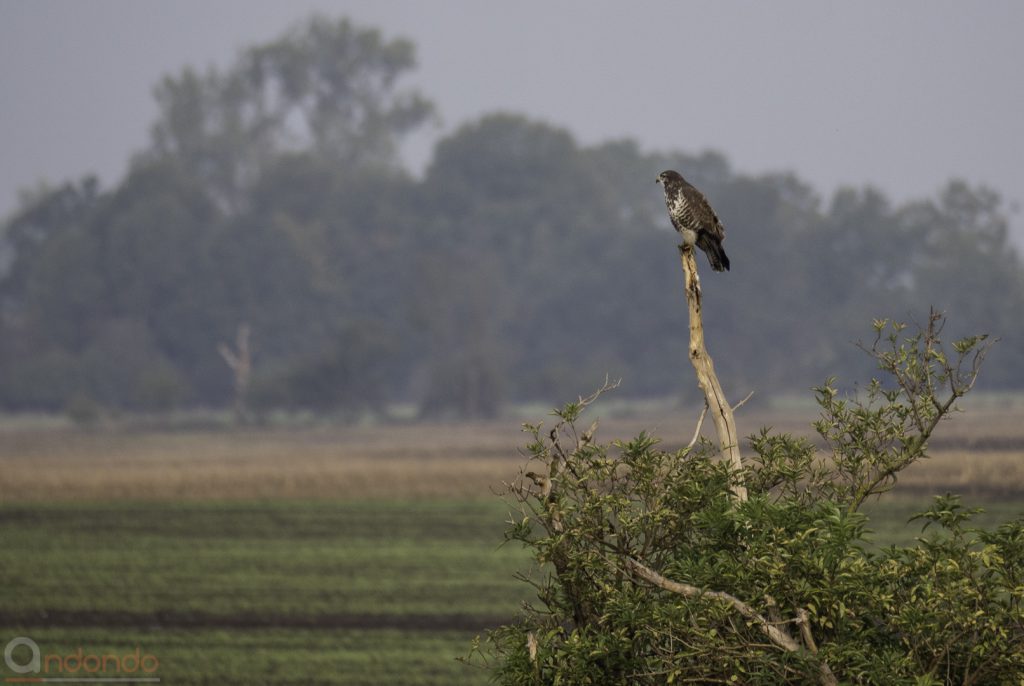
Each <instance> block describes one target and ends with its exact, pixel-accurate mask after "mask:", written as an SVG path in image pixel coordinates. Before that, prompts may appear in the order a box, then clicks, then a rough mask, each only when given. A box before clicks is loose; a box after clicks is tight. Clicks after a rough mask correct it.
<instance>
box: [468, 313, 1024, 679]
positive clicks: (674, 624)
mask: <svg viewBox="0 0 1024 686" xmlns="http://www.w3.org/2000/svg"><path fill="white" fill-rule="evenodd" d="M942 323H943V320H942V318H941V317H939V316H938V315H934V314H933V315H932V317H931V318H930V320H929V323H928V325H927V327H925V328H924V329H923V330H919V331H917V332H916V333H910V332H907V331H906V328H905V327H904V326H903V325H901V324H893V323H890V322H886V321H880V322H876V325H875V329H876V333H877V337H876V340H875V342H874V344H873V345H871V346H867V347H866V349H867V350H868V352H869V353H870V354H871V355H873V356H874V357H875V359H876V360H877V361H878V364H879V367H880V368H881V370H882V371H883V372H884V374H883V375H882V376H881V378H880V379H876V380H873V381H872V382H871V383H870V385H869V386H868V387H867V388H866V391H865V392H864V393H862V394H861V395H859V396H858V395H845V394H842V393H840V392H839V391H838V390H837V389H836V387H835V385H834V382H833V381H831V380H830V381H829V382H828V383H826V384H825V385H824V386H822V387H821V388H819V389H816V398H817V402H818V404H819V405H820V408H821V417H820V419H819V421H818V422H817V423H816V425H815V426H816V429H817V431H818V434H819V436H820V439H821V440H820V443H819V444H818V445H815V444H813V443H811V442H810V441H808V440H806V439H803V438H796V437H793V436H790V435H785V434H774V433H772V432H770V431H768V430H763V431H761V432H760V433H759V434H757V435H755V436H752V437H751V438H750V448H751V451H752V454H748V455H747V456H746V458H745V466H744V469H743V470H742V472H741V473H740V474H739V475H736V474H732V473H730V469H729V467H728V465H727V464H726V463H724V462H723V461H722V460H720V459H719V457H718V454H717V453H718V448H717V446H713V445H711V444H710V443H708V442H706V441H696V440H695V441H694V443H693V445H691V446H687V447H685V448H682V449H679V450H666V449H664V448H662V447H661V446H660V445H659V442H658V440H657V439H655V438H654V437H652V436H649V435H647V434H641V435H640V436H638V437H636V438H634V439H632V440H630V441H627V442H612V443H607V444H606V443H600V442H597V441H596V440H595V437H594V432H595V431H596V428H597V424H596V422H595V423H594V424H592V425H590V427H589V428H587V429H586V430H583V429H582V428H581V427H582V425H580V426H578V423H579V422H580V415H581V413H582V412H583V410H584V409H585V408H586V407H587V406H588V405H590V404H591V403H592V402H593V401H594V400H596V398H597V397H598V395H600V392H598V393H597V394H595V395H594V396H591V397H590V398H586V399H581V400H580V401H578V402H575V403H570V404H568V405H566V406H565V407H563V408H562V409H560V410H557V411H556V412H555V416H556V418H557V421H556V423H555V424H554V426H553V427H551V428H550V429H547V428H543V427H542V426H541V425H539V424H538V425H529V426H527V427H526V428H527V431H528V432H529V434H530V436H531V438H532V440H531V442H530V444H529V445H528V447H527V453H528V455H529V458H530V460H529V463H528V464H527V465H525V466H524V467H523V469H522V472H521V475H520V477H519V478H518V479H517V480H516V481H515V482H513V483H512V484H511V485H510V487H509V490H508V496H509V499H510V500H511V502H512V503H513V504H514V506H515V509H514V512H515V514H514V515H513V516H512V517H511V519H510V522H509V528H508V531H507V538H508V540H510V541H518V542H520V543H522V544H523V545H525V546H526V547H528V548H529V549H530V550H531V551H532V552H533V555H534V558H535V560H536V563H537V568H536V569H535V570H534V572H533V573H532V574H524V575H523V579H524V581H527V582H529V583H532V584H534V585H535V586H536V590H537V602H536V603H535V604H533V605H530V606H527V607H525V608H524V609H523V611H522V613H521V615H520V616H519V617H518V619H517V621H516V622H515V623H513V624H510V625H507V626H503V627H500V628H498V629H496V630H494V631H492V632H490V633H489V634H487V636H485V637H484V638H482V639H478V641H477V643H476V644H475V645H474V649H473V653H472V654H471V656H470V658H469V661H470V662H475V663H478V664H482V665H484V666H485V667H487V668H488V669H490V670H491V671H492V674H493V676H494V677H495V680H496V681H497V682H498V683H501V684H508V685H513V684H515V685H520V684H522V685H526V684H666V683H743V684H804V683H825V684H828V683H851V684H933V683H958V684H960V683H962V684H1019V683H1022V680H1024V613H1022V600H1024V516H1022V517H1021V518H1019V519H1017V520H1016V521H1013V522H1011V523H1008V524H1005V525H1004V526H1001V527H1000V528H998V529H996V530H994V531H982V530H977V529H974V528H971V526H970V520H971V516H972V515H973V514H974V513H976V512H977V511H978V510H976V509H970V508H966V507H965V506H963V505H962V504H961V503H960V500H959V498H958V497H957V496H953V495H943V496H938V497H936V498H935V500H934V504H933V505H932V507H931V508H930V509H928V510H927V511H925V512H922V513H920V514H919V515H917V519H918V520H919V521H921V522H922V523H923V528H924V532H923V533H922V536H921V537H920V538H918V540H917V542H916V543H915V544H914V545H912V546H909V547H902V548H901V547H890V548H888V549H884V550H880V551H879V550H877V549H876V548H874V547H873V546H872V545H871V544H870V543H869V541H868V535H869V533H870V532H869V529H868V527H869V521H868V518H867V516H866V515H865V514H864V513H863V512H861V506H862V505H863V504H864V503H865V502H867V501H868V500H869V499H871V498H873V497H875V496H877V495H879V494H881V493H884V492H886V491H888V490H890V489H892V488H893V487H894V486H895V485H896V482H897V479H898V475H899V473H900V472H901V471H902V470H903V469H905V468H906V467H907V466H909V465H910V464H913V463H914V462H916V461H918V460H920V459H923V458H925V457H926V456H927V439H928V437H929V436H930V435H931V433H932V431H933V430H934V429H935V428H936V426H937V424H938V423H939V421H940V420H941V419H942V418H943V417H946V416H947V415H948V414H949V413H950V412H952V411H953V410H954V409H955V402H956V400H957V399H958V398H960V397H962V396H963V395H964V394H966V393H967V392H968V391H969V390H970V389H971V387H972V386H973V384H974V381H975V378H976V377H977V374H978V370H979V366H980V363H981V361H982V359H983V358H984V355H985V352H986V351H987V349H988V346H989V342H988V341H986V340H985V337H983V336H979V337H973V338H968V339H963V340H960V341H957V342H955V343H953V345H952V346H951V349H947V347H946V346H944V345H943V344H942V342H941V341H940V340H939V333H940V331H941V328H942ZM602 390H604V389H602ZM737 476H738V477H739V479H740V480H741V481H742V482H743V483H744V484H745V485H746V487H747V489H748V491H749V498H748V499H746V500H742V499H740V498H738V497H736V496H735V495H734V494H733V493H731V492H730V484H733V483H736V481H734V479H736V478H737Z"/></svg>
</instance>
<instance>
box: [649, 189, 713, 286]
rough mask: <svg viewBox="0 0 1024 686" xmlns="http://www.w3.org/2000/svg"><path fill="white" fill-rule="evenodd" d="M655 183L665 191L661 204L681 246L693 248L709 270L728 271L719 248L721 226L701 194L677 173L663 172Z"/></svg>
mask: <svg viewBox="0 0 1024 686" xmlns="http://www.w3.org/2000/svg"><path fill="white" fill-rule="evenodd" d="M657 183H660V184H661V185H662V186H664V188H665V204H666V205H668V216H669V219H671V220H672V226H674V227H676V231H678V232H679V233H680V234H682V236H683V243H685V244H686V245H689V246H693V245H696V246H697V247H698V248H700V249H701V250H703V251H704V252H705V254H707V256H708V260H709V261H710V262H711V268H712V269H714V270H715V271H716V272H723V271H725V270H726V269H728V268H729V258H728V257H726V256H725V250H723V249H722V241H723V240H724V239H725V227H724V226H722V222H720V221H719V220H718V215H716V214H715V211H714V210H713V209H711V205H710V204H708V199H707V198H705V197H704V194H703V193H701V192H700V191H699V190H697V189H696V188H694V187H693V186H691V185H690V184H689V182H687V180H686V179H684V178H683V177H682V176H681V175H680V174H679V172H677V171H672V170H671V169H670V170H668V171H663V172H661V173H660V174H658V178H657Z"/></svg>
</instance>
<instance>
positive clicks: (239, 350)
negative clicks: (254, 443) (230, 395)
mask: <svg viewBox="0 0 1024 686" xmlns="http://www.w3.org/2000/svg"><path fill="white" fill-rule="evenodd" d="M250 334H251V329H250V328H249V325H248V324H246V323H244V322H243V323H241V324H239V325H238V331H237V333H236V334H235V349H234V350H232V349H231V348H229V347H228V345H227V344H226V343H220V344H218V345H217V352H219V353H220V356H221V357H223V358H224V362H226V363H227V365H228V367H230V368H231V371H232V372H234V382H235V383H234V386H235V401H234V410H235V422H237V423H238V424H244V423H246V422H247V421H248V419H249V409H248V399H249V398H248V396H249V382H250V380H251V377H252V352H251V349H250V347H249V336H250Z"/></svg>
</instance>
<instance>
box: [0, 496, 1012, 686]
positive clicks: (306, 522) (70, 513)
mask: <svg viewBox="0 0 1024 686" xmlns="http://www.w3.org/2000/svg"><path fill="white" fill-rule="evenodd" d="M923 504H924V503H923V501H920V500H915V501H901V500H894V501H890V502H886V503H882V504H877V505H875V506H874V508H873V511H874V517H873V528H874V529H875V530H876V532H877V534H876V538H877V539H878V540H879V541H880V542H881V541H895V540H909V539H911V538H912V537H913V536H914V535H915V534H916V532H917V530H918V528H917V527H916V526H912V527H906V526H904V525H903V522H905V521H906V517H907V516H909V515H910V514H911V513H912V512H914V511H915V510H917V509H919V508H920V506H921V505H923ZM1019 509H1020V508H1019V505H1018V504H1017V503H1012V502H1006V503H992V504H991V505H990V512H989V513H988V514H987V515H986V517H985V520H986V521H987V522H995V521H1000V520H1004V519H1006V518H1008V517H1010V516H1011V515H1013V514H1015V513H1016V512H1017V511H1018V510H1019ZM505 516H506V515H505V510H504V509H503V506H502V504H501V503H500V501H499V500H498V499H496V498H495V499H491V500H486V501H455V500H451V501H423V502H414V501H406V502H382V501H364V502H282V501H267V502H262V503H237V502H232V503H212V502H196V503H187V504H183V503H176V504H171V503H136V504H104V505H100V504H89V505H83V504H73V505H58V504H19V505H6V506H3V507H0V539H2V541H3V544H4V555H3V558H2V562H0V608H2V610H0V639H2V642H3V643H4V644H6V642H7V641H8V640H10V638H13V637H15V636H28V637H30V638H32V639H33V640H35V641H36V643H38V644H39V647H40V651H41V652H42V653H43V654H44V655H46V654H57V655H69V654H72V653H74V652H75V651H76V650H77V649H78V648H79V647H81V648H83V652H84V654H86V655H88V654H96V655H107V654H113V655H123V654H127V653H131V652H132V651H134V649H135V647H139V648H140V652H141V654H142V655H153V656H155V657H156V658H157V659H158V660H159V668H158V672H157V673H158V675H159V677H160V678H161V680H162V683H166V684H176V685H177V684H230V683H234V684H347V685H352V684H483V683H487V675H486V674H485V673H482V672H480V671H478V670H476V669H474V668H471V667H466V666H464V665H462V664H461V663H459V662H457V661H456V659H455V658H456V657H457V656H460V655H465V654H466V653H467V651H468V649H469V645H470V641H471V639H472V638H473V636H474V635H476V634H478V633H479V632H480V631H482V630H483V629H485V628H487V627H489V626H494V625H495V624H497V623H499V622H502V621H505V620H507V619H509V618H511V617H512V616H513V615H514V613H515V611H516V608H517V605H518V604H519V602H521V601H522V600H524V599H526V598H527V597H528V596H529V589H528V587H527V586H526V585H524V584H522V583H520V582H517V581H516V580H515V579H514V578H513V573H514V572H515V571H517V570H528V569H529V560H528V559H527V558H526V557H525V555H524V553H523V551H522V550H521V549H519V548H517V547H515V546H512V545H509V546H505V547H501V546H499V543H500V541H501V540H502V529H503V524H502V521H503V519H504V517H505ZM0 674H2V675H3V676H9V675H10V674H11V673H10V672H9V671H4V672H0Z"/></svg>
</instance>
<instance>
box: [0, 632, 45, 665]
mask: <svg viewBox="0 0 1024 686" xmlns="http://www.w3.org/2000/svg"><path fill="white" fill-rule="evenodd" d="M19 646H27V647H28V649H29V650H31V651H32V659H31V660H29V661H28V662H27V663H25V664H23V665H19V664H18V663H17V662H15V661H14V649H15V648H17V647H19ZM4 662H6V663H7V666H8V667H9V668H10V669H11V671H12V672H14V673H16V674H28V673H29V672H38V671H39V645H38V644H37V643H36V642H35V641H33V640H32V639H31V638H28V637H26V636H18V637H17V638H12V639H11V640H10V641H9V642H8V643H7V647H6V648H4Z"/></svg>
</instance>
